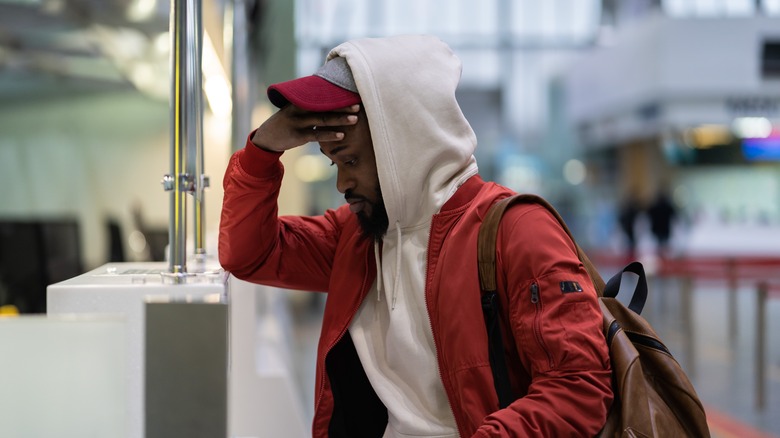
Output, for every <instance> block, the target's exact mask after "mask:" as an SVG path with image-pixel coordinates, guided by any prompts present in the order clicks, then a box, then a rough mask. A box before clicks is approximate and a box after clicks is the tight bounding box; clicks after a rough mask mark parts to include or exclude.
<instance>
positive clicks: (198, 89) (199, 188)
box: [187, 0, 208, 261]
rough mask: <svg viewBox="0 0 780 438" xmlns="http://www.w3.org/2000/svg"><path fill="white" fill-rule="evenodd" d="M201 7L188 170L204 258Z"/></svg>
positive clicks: (196, 12) (197, 253)
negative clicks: (191, 178) (192, 131)
mask: <svg viewBox="0 0 780 438" xmlns="http://www.w3.org/2000/svg"><path fill="white" fill-rule="evenodd" d="M195 3H197V7H196V8H195V10H194V11H193V18H194V19H193V20H192V26H193V30H192V32H193V35H194V38H193V40H192V41H193V45H194V54H193V56H191V61H190V62H191V65H192V75H193V90H192V95H193V99H194V101H193V107H194V108H193V110H192V111H191V113H192V114H191V117H192V119H193V123H194V130H195V141H194V142H190V143H189V144H188V145H187V146H188V147H189V152H188V157H189V156H191V157H194V163H193V165H192V166H191V168H188V173H189V174H190V175H194V176H195V181H194V183H195V192H194V196H195V201H194V217H195V220H194V224H193V228H194V233H195V235H194V238H195V258H196V260H198V261H203V256H204V255H205V254H206V249H205V248H206V245H205V235H204V228H205V210H204V206H205V199H204V189H205V188H206V184H207V181H208V180H207V179H206V178H205V174H204V160H203V68H202V65H203V13H202V10H203V8H201V7H200V0H195Z"/></svg>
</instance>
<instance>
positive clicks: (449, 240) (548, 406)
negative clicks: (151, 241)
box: [219, 36, 612, 437]
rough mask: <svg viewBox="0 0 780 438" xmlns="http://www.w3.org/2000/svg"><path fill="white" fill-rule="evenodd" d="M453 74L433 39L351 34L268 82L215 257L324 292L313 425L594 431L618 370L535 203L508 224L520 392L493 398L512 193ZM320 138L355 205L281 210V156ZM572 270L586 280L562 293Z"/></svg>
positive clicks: (507, 285)
mask: <svg viewBox="0 0 780 438" xmlns="http://www.w3.org/2000/svg"><path fill="white" fill-rule="evenodd" d="M459 79H460V61H459V60H458V59H457V58H456V57H455V56H454V55H453V53H452V52H451V50H450V49H449V48H448V47H447V46H446V45H445V44H444V43H442V42H441V41H439V40H438V39H436V38H433V37H426V36H401V37H393V38H377V39H363V40H357V41H351V42H347V43H344V44H342V45H340V46H338V47H336V48H335V49H333V50H332V51H331V53H330V54H329V55H328V61H327V62H326V63H325V65H324V66H323V67H322V68H321V69H320V70H319V71H318V73H317V74H315V75H314V76H309V77H304V78H300V79H296V80H292V81H288V82H283V83H280V84H276V85H272V86H271V87H269V90H268V96H269V98H270V100H271V102H272V103H274V104H275V105H276V106H278V107H280V110H279V111H278V112H276V113H275V114H274V115H273V116H272V117H270V118H269V119H268V120H267V121H266V122H265V123H263V124H262V125H261V126H260V127H259V128H258V129H257V130H256V131H255V132H254V133H252V134H251V135H250V141H248V142H247V145H246V147H245V148H244V149H243V150H241V151H239V152H237V153H236V154H235V155H234V156H233V158H232V159H231V162H230V165H229V168H228V170H227V172H226V175H225V180H224V188H225V198H224V206H223V212H222V221H221V225H220V227H221V229H220V242H219V254H220V262H221V263H222V266H223V267H224V268H225V269H226V270H228V271H230V272H232V273H233V274H234V275H235V276H237V277H239V278H243V279H246V280H248V281H253V282H257V283H262V284H268V285H274V286H279V287H284V288H291V289H302V290H313V291H325V292H327V293H328V299H327V304H326V306H325V312H324V316H323V323H322V332H321V337H320V341H319V347H318V357H317V372H316V394H315V400H316V402H315V413H314V421H313V426H312V427H313V428H312V434H313V436H315V437H324V436H330V437H341V436H350V437H383V436H384V437H409V436H414V437H457V436H461V437H469V436H478V437H490V436H544V437H564V436H592V435H594V434H596V433H597V432H598V431H599V430H600V428H601V426H602V425H603V424H604V421H605V419H606V413H607V409H608V407H609V405H610V403H611V400H612V391H611V387H610V384H611V383H610V377H611V373H610V369H609V358H608V353H607V348H606V345H605V341H604V337H603V335H602V332H601V313H600V311H599V308H598V305H597V301H596V294H595V292H594V290H593V288H592V286H591V284H590V281H589V279H588V277H587V273H586V271H585V270H584V269H583V267H582V265H581V264H580V263H579V260H578V259H577V255H576V252H575V249H574V247H573V244H572V242H571V241H570V239H568V237H567V236H566V234H565V233H564V231H563V230H562V229H561V228H560V226H559V225H558V223H557V221H556V220H555V219H554V218H553V217H552V216H551V215H550V214H549V213H548V212H547V211H546V210H545V209H543V208H541V207H537V206H517V207H513V208H511V209H510V210H509V211H508V212H507V214H506V215H505V216H504V219H503V221H502V224H501V227H500V229H499V238H498V249H497V252H498V262H499V265H500V273H499V278H498V282H499V287H500V290H501V291H502V294H501V297H502V300H503V301H502V304H503V305H504V306H506V307H504V308H505V309H509V312H508V313H509V314H510V315H511V321H505V323H506V324H505V325H504V327H505V330H511V333H512V335H513V336H512V337H511V338H513V340H514V342H511V343H510V342H509V341H507V345H506V346H505V349H506V350H507V358H508V361H509V365H510V368H511V380H512V382H511V383H512V387H513V390H514V391H515V393H516V394H517V396H518V399H517V400H516V401H515V402H514V403H513V404H511V405H510V406H509V407H508V408H506V409H501V410H499V409H498V400H497V396H496V393H495V389H494V386H493V377H492V373H491V369H490V364H489V359H488V347H487V335H486V329H485V323H484V319H483V315H482V308H481V305H480V290H479V282H478V274H477V255H476V240H477V232H478V227H479V224H480V223H481V221H482V218H483V217H484V215H485V213H486V212H487V210H488V208H489V207H490V205H491V204H493V203H494V202H495V201H496V200H498V199H500V198H503V197H506V196H508V195H510V194H511V191H510V190H508V189H506V188H504V187H501V186H499V185H496V184H493V183H486V182H484V181H483V180H482V179H481V178H480V177H479V175H478V174H477V165H476V161H475V159H474V156H473V152H474V149H475V147H476V138H475V136H474V133H473V131H472V130H471V127H470V126H469V124H468V122H467V121H466V119H465V118H464V117H463V114H462V112H461V110H460V107H459V106H458V104H457V102H456V100H455V88H456V87H457V84H458V81H459ZM312 141H317V142H319V144H320V148H321V151H322V153H323V154H325V156H327V157H328V158H329V159H330V160H332V161H333V164H334V165H335V166H337V168H338V177H337V183H336V187H337V189H338V190H339V191H340V192H341V193H343V194H344V196H345V198H346V201H347V204H348V205H343V206H341V207H339V208H337V209H335V210H329V211H327V212H325V214H324V215H323V216H316V217H298V216H287V217H277V204H276V198H277V196H278V194H279V187H280V185H281V179H282V173H283V170H282V166H281V164H280V161H279V156H280V154H281V152H282V151H284V150H287V149H291V148H293V147H297V146H299V145H301V144H304V143H306V142H312ZM564 282H566V283H567V284H572V283H573V282H576V283H578V284H579V285H581V286H582V289H583V290H582V291H579V292H574V293H563V292H562V289H561V284H563V283H564ZM567 290H568V289H567ZM506 338H509V337H506Z"/></svg>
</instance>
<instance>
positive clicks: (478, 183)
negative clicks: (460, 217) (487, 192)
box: [440, 175, 485, 213]
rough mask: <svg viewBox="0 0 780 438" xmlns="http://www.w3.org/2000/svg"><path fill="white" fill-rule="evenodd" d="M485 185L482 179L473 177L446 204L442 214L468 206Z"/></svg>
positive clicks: (477, 176) (476, 176)
mask: <svg viewBox="0 0 780 438" xmlns="http://www.w3.org/2000/svg"><path fill="white" fill-rule="evenodd" d="M483 185H485V182H484V181H483V180H482V177H480V176H479V175H474V176H472V177H471V178H469V179H468V180H466V182H465V183H463V185H462V186H460V188H459V189H458V190H457V191H456V192H455V194H454V195H452V197H451V198H450V199H448V200H447V202H445V203H444V205H443V206H442V207H441V211H440V213H445V212H447V211H450V210H455V209H457V208H460V207H462V206H464V205H466V204H467V203H469V202H470V201H471V200H473V199H474V198H475V197H476V196H477V193H478V192H479V191H480V190H481V189H482V186H483Z"/></svg>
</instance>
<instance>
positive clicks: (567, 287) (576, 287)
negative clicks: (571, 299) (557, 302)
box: [561, 281, 582, 294]
mask: <svg viewBox="0 0 780 438" xmlns="http://www.w3.org/2000/svg"><path fill="white" fill-rule="evenodd" d="M561 292H562V293H565V294H568V293H572V292H582V286H580V284H579V283H578V282H576V281H562V282H561Z"/></svg>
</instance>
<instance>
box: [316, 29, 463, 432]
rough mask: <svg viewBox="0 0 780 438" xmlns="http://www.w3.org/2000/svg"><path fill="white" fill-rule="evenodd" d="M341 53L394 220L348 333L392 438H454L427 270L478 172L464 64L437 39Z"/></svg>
mask: <svg viewBox="0 0 780 438" xmlns="http://www.w3.org/2000/svg"><path fill="white" fill-rule="evenodd" d="M336 56H342V57H345V58H346V59H347V62H348V64H349V66H350V69H351V70H352V74H353V76H354V78H355V83H356V84H357V87H358V91H359V94H360V96H361V99H362V101H363V106H364V108H365V111H366V115H367V117H368V123H369V127H370V129H371V139H372V141H373V144H374V152H375V155H376V161H377V171H378V174H379V185H380V188H381V190H382V195H383V197H384V202H385V207H386V209H387V215H388V218H389V229H388V232H387V235H386V236H385V237H384V238H383V244H382V251H381V252H382V253H381V255H379V254H378V253H377V252H375V253H376V254H377V255H379V257H377V258H378V260H377V271H378V272H377V281H376V282H375V283H374V285H373V286H372V288H371V291H370V293H369V295H368V297H367V298H366V299H365V300H364V301H363V303H362V305H361V307H360V310H359V311H358V313H357V315H356V316H355V318H354V320H353V321H352V324H351V326H350V328H349V331H350V334H351V336H352V339H353V341H354V343H355V348H356V350H357V352H358V356H359V357H360V361H361V363H362V364H363V368H364V369H365V371H366V374H367V375H368V378H369V380H370V381H371V385H372V386H373V388H374V390H375V391H376V393H377V395H378V396H379V398H380V399H381V400H382V402H383V403H384V404H385V406H386V407H387V409H388V415H389V422H388V427H387V431H386V432H385V436H386V437H408V436H415V437H420V436H424V437H456V436H458V434H457V428H456V425H455V420H454V418H453V415H452V409H451V408H450V406H449V402H448V401H447V397H446V394H445V392H444V387H443V386H442V383H441V377H440V375H439V369H438V364H437V361H436V348H435V345H434V342H433V333H432V331H431V324H430V320H429V317H428V311H427V309H426V303H425V272H426V263H427V248H428V239H429V235H430V224H431V217H432V216H433V215H434V214H435V213H437V212H438V211H439V210H440V209H441V207H442V206H443V205H444V203H445V202H446V201H447V200H448V199H449V198H450V197H451V196H452V195H453V194H454V193H455V191H456V190H457V189H458V187H460V186H461V185H462V184H463V183H464V182H465V181H466V180H467V179H468V178H469V177H471V176H473V175H475V174H476V173H477V164H476V160H475V159H474V156H473V153H474V149H475V148H476V136H475V135H474V131H473V130H472V129H471V127H470V126H469V124H468V122H467V121H466V119H465V117H464V116H463V113H462V112H461V110H460V107H459V106H458V103H457V101H456V100H455V89H456V87H457V85H458V81H459V80H460V73H461V64H460V61H459V60H458V58H456V57H455V55H454V54H453V53H452V51H451V50H450V48H449V47H448V46H447V45H446V44H444V43H443V42H442V41H440V40H439V39H437V38H434V37H430V36H399V37H391V38H376V39H361V40H355V41H350V42H347V43H344V44H342V45H340V46H338V47H336V48H335V49H333V50H332V51H331V52H330V54H329V55H328V58H329V59H330V58H333V57H336ZM377 248H378V246H377Z"/></svg>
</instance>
